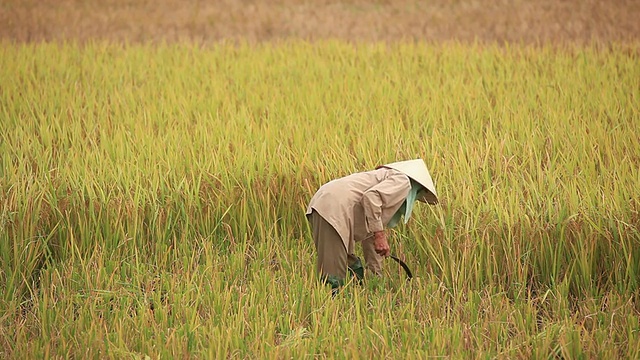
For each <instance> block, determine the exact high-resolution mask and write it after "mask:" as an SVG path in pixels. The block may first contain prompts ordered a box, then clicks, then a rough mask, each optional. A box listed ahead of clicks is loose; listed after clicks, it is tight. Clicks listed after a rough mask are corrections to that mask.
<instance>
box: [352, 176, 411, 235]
mask: <svg viewBox="0 0 640 360" xmlns="http://www.w3.org/2000/svg"><path fill="white" fill-rule="evenodd" d="M410 189H411V182H410V181H409V178H408V177H407V176H406V175H405V174H402V173H400V172H396V173H394V174H391V175H389V176H388V177H387V178H386V179H384V180H383V181H381V182H380V183H378V184H377V185H375V186H373V187H371V188H369V189H367V190H366V191H365V192H364V193H363V194H362V207H363V209H364V216H365V225H366V228H367V231H368V232H370V233H372V232H376V231H382V230H383V229H384V224H383V223H382V209H383V208H391V207H394V206H395V207H399V205H400V204H401V203H402V202H403V201H404V200H405V199H406V198H407V195H408V194H409V190H410Z"/></svg>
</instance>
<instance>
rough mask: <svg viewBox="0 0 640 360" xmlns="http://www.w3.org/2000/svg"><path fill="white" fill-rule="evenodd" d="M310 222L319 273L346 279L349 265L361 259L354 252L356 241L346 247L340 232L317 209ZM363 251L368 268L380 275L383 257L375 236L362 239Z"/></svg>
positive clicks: (310, 217) (311, 215)
mask: <svg viewBox="0 0 640 360" xmlns="http://www.w3.org/2000/svg"><path fill="white" fill-rule="evenodd" d="M309 222H310V225H311V233H312V236H313V241H314V243H315V245H316V251H317V252H318V262H317V271H318V274H320V275H321V276H334V277H337V278H339V279H344V278H345V277H346V276H347V266H348V265H353V264H354V263H355V262H356V261H358V260H359V259H358V257H357V256H356V255H355V254H354V248H355V242H354V241H353V240H352V241H350V242H349V248H348V249H345V247H344V243H343V242H342V238H341V237H340V235H338V232H337V231H336V230H335V229H334V228H333V226H331V224H329V223H328V222H327V221H326V220H325V219H324V218H323V217H322V216H320V214H318V213H317V212H316V211H313V212H311V214H310V215H309ZM362 252H363V255H364V261H365V263H366V267H367V269H368V270H369V271H371V272H372V273H374V274H377V275H379V274H380V273H381V271H382V260H383V257H382V256H380V255H378V254H377V253H376V251H375V247H374V243H373V236H372V237H369V238H367V239H365V240H363V241H362Z"/></svg>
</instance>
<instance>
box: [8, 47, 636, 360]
mask: <svg viewBox="0 0 640 360" xmlns="http://www.w3.org/2000/svg"><path fill="white" fill-rule="evenodd" d="M638 54H639V52H638V45H637V44H633V43H632V44H626V45H622V44H612V45H610V46H602V45H600V46H599V45H596V44H594V45H591V46H580V47H570V46H563V47H549V46H544V45H541V46H524V45H507V46H501V47H499V46H493V45H490V44H484V45H480V44H476V45H473V44H464V45H463V44H460V43H456V42H449V43H442V44H427V43H419V42H396V43H387V44H383V43H368V44H365V43H346V42H343V41H330V40H327V41H318V42H313V43H310V42H304V41H300V40H292V41H281V42H274V43H265V44H251V45H250V44H244V43H242V42H236V43H225V42H221V43H218V44H215V45H211V46H206V47H204V46H198V45H195V44H188V43H177V44H155V45H145V44H128V45H127V44H115V43H110V42H100V41H95V42H88V43H85V44H82V45H80V44H76V43H73V42H59V43H30V44H29V43H23V44H19V43H13V42H8V41H4V42H3V43H2V46H1V47H0V162H1V166H0V225H1V226H0V289H1V290H2V291H1V292H0V294H1V297H0V358H10V359H12V358H15V359H24V358H101V359H104V358H107V359H108V358H114V359H122V358H133V359H147V358H150V359H173V358H233V359H236V358H238V359H245V358H251V359H256V358H261V359H284V358H349V359H357V358H420V359H424V358H429V357H444V358H454V359H462V358H465V359H467V358H483V359H486V358H498V359H507V358H508V359H513V358H523V359H525V358H526V359H529V358H533V359H543V358H564V359H574V358H625V359H637V358H640V290H639V282H640V215H639V211H640V200H639V197H638V189H640V166H639V165H640V148H639V146H638V134H640V109H639V104H640V83H639V79H640V67H639V66H638V63H639V62H638ZM418 157H420V158H423V159H424V160H425V162H426V163H427V165H428V167H429V169H430V171H431V173H432V175H433V178H434V181H435V183H436V188H437V190H438V193H439V196H440V200H441V203H440V204H439V205H436V206H426V205H423V204H420V205H418V206H417V207H416V209H415V210H414V214H413V215H412V219H411V221H409V223H408V224H406V225H400V226H399V227H398V228H397V229H395V230H394V231H392V232H390V234H389V236H390V245H391V250H392V253H396V254H398V255H399V256H400V257H401V258H403V259H404V260H405V261H406V262H407V263H408V264H409V266H410V267H411V269H412V271H413V273H414V276H415V278H414V279H413V280H412V281H410V282H408V281H405V279H404V274H403V272H402V270H401V269H400V268H399V267H398V266H397V264H395V263H393V262H391V261H389V262H388V263H386V264H385V269H384V271H385V276H383V277H381V278H370V279H368V281H367V282H366V284H365V285H364V286H358V285H357V284H348V285H347V286H346V287H345V288H344V290H343V291H342V292H341V293H340V294H339V295H338V296H337V297H335V298H331V296H330V292H329V291H328V288H326V287H324V286H322V285H321V284H319V282H318V279H317V276H316V274H315V273H314V271H315V258H314V249H313V241H312V240H311V237H310V233H309V229H308V227H307V224H306V220H305V217H304V210H305V207H306V204H307V202H308V200H309V199H310V198H311V196H312V195H313V193H314V192H315V190H316V189H317V188H318V187H319V186H320V185H322V184H323V183H325V182H327V181H329V180H331V179H333V178H336V177H340V176H344V175H348V174H350V173H352V172H356V171H365V170H369V169H372V168H373V167H375V166H377V165H380V164H384V163H388V162H392V161H398V160H405V159H411V158H418ZM358 250H359V249H358Z"/></svg>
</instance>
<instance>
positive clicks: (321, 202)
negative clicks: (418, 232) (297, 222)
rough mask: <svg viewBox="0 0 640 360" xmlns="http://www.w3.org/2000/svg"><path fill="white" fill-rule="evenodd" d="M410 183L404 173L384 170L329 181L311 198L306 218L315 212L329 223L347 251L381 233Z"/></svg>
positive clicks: (409, 187)
mask: <svg viewBox="0 0 640 360" xmlns="http://www.w3.org/2000/svg"><path fill="white" fill-rule="evenodd" d="M410 189H411V182H410V181H409V177H407V175H405V174H404V173H402V172H400V171H397V170H393V169H387V168H380V169H378V170H372V171H367V172H361V173H356V174H352V175H349V176H345V177H343V178H339V179H335V180H332V181H330V182H328V183H326V184H324V185H322V186H321V187H320V189H318V191H317V192H316V193H315V195H314V196H313V197H312V198H311V201H310V202H309V206H308V207H307V215H309V214H311V212H312V210H315V211H317V212H318V214H320V216H322V218H324V219H325V220H326V221H327V222H328V223H329V224H331V225H332V226H333V227H334V228H335V229H336V231H337V232H338V234H339V235H340V237H341V238H342V242H343V243H344V246H345V248H346V249H349V243H350V242H351V241H362V240H364V239H366V238H368V237H370V236H372V235H373V233H374V232H376V231H382V230H383V229H384V225H386V224H387V223H388V222H389V220H390V219H391V218H392V217H393V215H394V214H395V213H396V211H398V209H399V208H400V206H402V203H403V202H404V200H405V199H406V197H407V194H409V190H410Z"/></svg>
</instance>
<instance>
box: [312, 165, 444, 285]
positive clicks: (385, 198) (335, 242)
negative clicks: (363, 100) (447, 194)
mask: <svg viewBox="0 0 640 360" xmlns="http://www.w3.org/2000/svg"><path fill="white" fill-rule="evenodd" d="M415 200H418V201H421V202H426V203H429V204H436V203H437V202H438V198H437V195H436V189H435V187H434V185H433V180H431V175H429V170H428V169H427V166H426V165H425V163H424V161H423V160H422V159H415V160H408V161H400V162H395V163H392V164H387V165H383V166H379V167H378V168H376V170H371V171H366V172H361V173H356V174H352V175H349V176H346V177H343V178H339V179H336V180H333V181H330V182H328V183H326V184H324V185H322V186H321V187H320V189H319V190H318V191H317V192H316V193H315V195H314V196H313V197H312V198H311V201H310V202H309V206H308V207H307V212H306V215H307V219H308V220H309V223H310V226H311V231H312V236H313V241H314V242H315V246H316V251H317V252H318V262H317V271H318V273H319V274H320V277H321V278H322V280H323V281H324V282H325V283H327V284H329V285H331V288H332V289H334V290H336V289H337V288H339V287H340V286H342V285H343V283H344V280H345V278H346V275H347V268H348V269H349V271H350V272H352V273H353V274H355V275H356V276H357V278H358V280H362V279H363V278H364V268H363V266H362V263H361V261H360V258H358V257H357V256H356V255H355V254H354V248H355V243H356V242H362V250H363V254H364V259H365V263H366V266H367V269H369V271H371V272H372V273H374V274H377V275H379V274H380V273H381V268H382V259H383V258H384V257H386V256H388V255H389V254H390V249H389V243H388V241H387V235H386V233H385V231H384V227H385V226H386V227H394V226H396V225H397V224H398V222H399V221H400V218H401V217H404V222H405V224H406V223H407V221H408V220H409V217H410V216H411V210H412V209H413V205H414V203H415Z"/></svg>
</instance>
